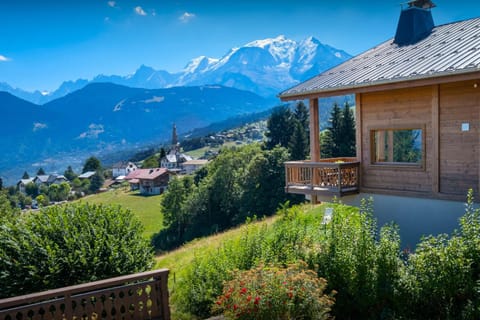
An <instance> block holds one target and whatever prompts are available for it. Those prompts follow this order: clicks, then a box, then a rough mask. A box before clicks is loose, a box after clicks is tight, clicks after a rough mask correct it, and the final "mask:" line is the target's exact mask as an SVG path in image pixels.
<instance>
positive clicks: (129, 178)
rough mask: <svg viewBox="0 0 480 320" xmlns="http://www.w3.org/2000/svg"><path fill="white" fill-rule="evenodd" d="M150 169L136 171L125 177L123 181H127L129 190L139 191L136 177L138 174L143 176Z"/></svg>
mask: <svg viewBox="0 0 480 320" xmlns="http://www.w3.org/2000/svg"><path fill="white" fill-rule="evenodd" d="M149 170H150V169H137V170H135V171H132V172H130V173H129V174H128V175H127V176H126V177H125V179H124V180H125V181H127V182H128V183H129V184H130V190H131V191H135V190H138V189H140V180H138V176H139V175H140V174H145V173H147V172H148V171H149Z"/></svg>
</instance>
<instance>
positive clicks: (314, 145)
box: [309, 98, 320, 204]
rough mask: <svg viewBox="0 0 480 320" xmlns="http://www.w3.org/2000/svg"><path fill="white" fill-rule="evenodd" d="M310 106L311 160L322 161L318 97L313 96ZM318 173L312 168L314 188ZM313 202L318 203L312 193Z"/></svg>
mask: <svg viewBox="0 0 480 320" xmlns="http://www.w3.org/2000/svg"><path fill="white" fill-rule="evenodd" d="M309 107H310V160H311V161H313V162H318V161H320V122H319V119H318V98H312V99H310V102H309ZM316 180H317V175H316V174H315V170H314V169H312V188H313V186H315V185H316V184H317V182H318V181H316ZM311 197H312V204H316V203H317V202H318V201H317V196H316V195H314V194H312V196H311Z"/></svg>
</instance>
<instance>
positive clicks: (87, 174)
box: [78, 171, 97, 180]
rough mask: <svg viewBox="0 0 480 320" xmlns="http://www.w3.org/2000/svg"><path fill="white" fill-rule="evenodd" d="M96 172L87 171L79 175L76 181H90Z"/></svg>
mask: <svg viewBox="0 0 480 320" xmlns="http://www.w3.org/2000/svg"><path fill="white" fill-rule="evenodd" d="M96 173H97V172H96V171H87V172H84V173H82V174H81V175H79V176H78V179H80V180H82V179H90V178H91V177H93V176H94V175H95V174H96Z"/></svg>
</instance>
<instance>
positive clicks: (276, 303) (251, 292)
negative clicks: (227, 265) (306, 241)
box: [213, 263, 334, 320]
mask: <svg viewBox="0 0 480 320" xmlns="http://www.w3.org/2000/svg"><path fill="white" fill-rule="evenodd" d="M326 286H327V281H326V280H325V279H322V278H318V277H317V275H316V273H315V272H313V271H311V270H308V269H307V268H306V264H305V263H298V264H295V265H289V266H288V267H287V268H277V267H263V266H259V267H257V268H254V269H251V270H248V271H236V272H234V275H233V279H232V280H230V281H228V282H227V283H225V285H224V287H223V293H222V295H221V296H219V297H218V299H217V301H216V303H215V304H214V306H213V309H214V312H221V313H223V315H224V316H225V317H226V318H227V319H257V320H262V319H266V320H270V319H330V318H331V317H330V316H329V311H330V308H331V306H332V305H333V303H334V299H333V294H331V295H325V294H324V290H325V288H326Z"/></svg>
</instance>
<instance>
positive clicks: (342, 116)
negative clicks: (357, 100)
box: [320, 103, 356, 158]
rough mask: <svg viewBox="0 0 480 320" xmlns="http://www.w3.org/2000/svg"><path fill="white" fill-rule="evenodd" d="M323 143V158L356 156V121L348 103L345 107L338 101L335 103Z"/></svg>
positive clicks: (323, 136)
mask: <svg viewBox="0 0 480 320" xmlns="http://www.w3.org/2000/svg"><path fill="white" fill-rule="evenodd" d="M321 143H322V146H321V148H320V152H321V154H322V158H332V157H333V158H336V157H352V156H355V153H356V151H355V121H354V118H353V113H352V111H351V109H350V106H349V104H348V103H345V105H344V108H343V109H341V108H340V107H339V105H338V104H337V103H335V104H334V105H333V108H332V111H331V113H330V119H329V126H328V128H327V130H326V132H324V133H322V141H321Z"/></svg>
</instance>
